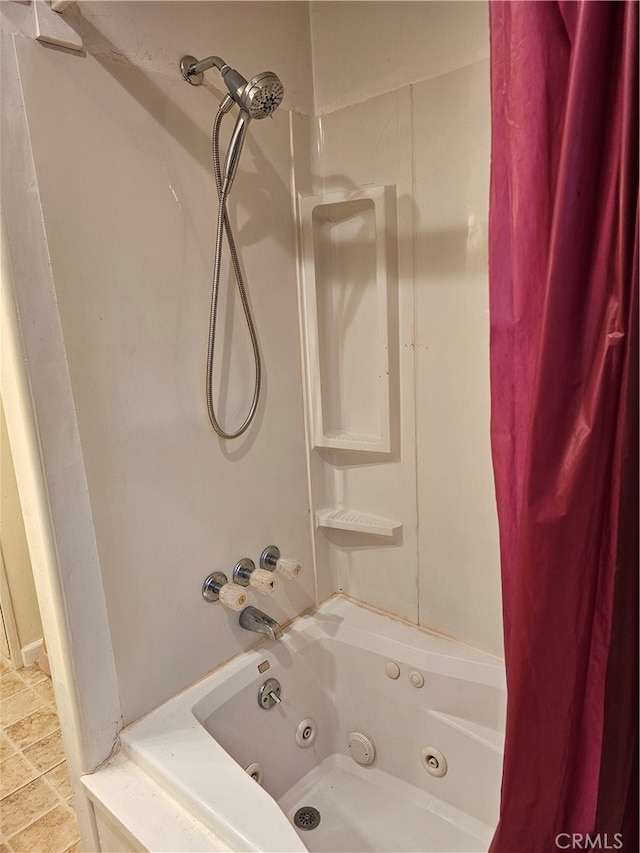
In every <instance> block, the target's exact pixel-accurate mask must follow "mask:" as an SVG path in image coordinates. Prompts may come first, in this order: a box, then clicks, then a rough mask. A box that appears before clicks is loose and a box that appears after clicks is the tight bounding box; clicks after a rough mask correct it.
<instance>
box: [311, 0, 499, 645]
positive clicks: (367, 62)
mask: <svg viewBox="0 0 640 853" xmlns="http://www.w3.org/2000/svg"><path fill="white" fill-rule="evenodd" d="M311 33H312V42H313V48H314V56H313V59H314V94H315V103H316V113H317V114H318V118H317V119H312V120H310V127H309V128H307V129H305V133H307V134H309V135H310V136H311V145H310V150H311V152H312V156H311V160H310V162H308V163H307V164H306V165H305V164H304V161H303V160H302V158H296V174H297V178H298V191H299V192H300V193H301V194H302V195H312V196H316V197H320V198H321V197H322V196H323V194H324V195H326V196H327V197H328V198H329V197H332V194H334V193H336V192H347V193H348V192H349V191H358V190H361V189H363V188H364V191H365V192H366V189H367V188H375V187H383V186H387V187H393V188H394V191H395V196H396V217H395V219H392V220H391V221H390V222H389V223H388V226H389V230H390V232H391V233H390V244H391V247H390V248H391V251H392V252H395V258H392V263H391V264H390V270H389V271H390V278H389V282H388V303H389V316H390V322H389V345H390V346H389V355H390V380H391V389H392V395H391V400H390V419H391V428H392V440H391V452H390V453H389V454H387V455H380V454H378V455H376V454H371V453H366V452H358V451H355V450H349V449H344V450H335V449H327V448H323V447H316V448H315V449H312V451H311V466H310V470H311V484H312V495H313V503H314V506H313V509H314V511H315V512H316V513H317V512H318V511H320V512H321V511H322V510H323V509H324V508H325V507H327V506H329V507H331V506H343V507H344V508H345V510H346V511H347V512H349V513H351V514H352V515H354V516H355V517H356V518H357V516H358V514H364V515H371V516H374V517H376V516H378V517H380V516H381V517H383V518H386V519H389V520H391V521H395V520H400V521H401V522H402V530H401V532H399V533H397V534H395V535H394V536H379V535H371V534H369V533H366V532H356V531H345V530H336V529H330V528H318V529H317V530H316V548H317V555H318V564H319V565H322V566H325V565H326V566H328V568H329V574H328V576H327V575H324V576H321V577H320V578H319V583H320V588H321V591H322V592H323V593H327V594H328V593H329V592H330V591H332V590H334V589H340V590H343V591H344V592H346V593H347V594H349V595H351V596H353V597H354V598H357V599H359V600H361V601H366V602H368V603H369V604H372V605H374V606H376V607H380V608H381V609H383V610H386V611H388V612H391V613H394V614H396V615H398V616H401V617H403V618H405V619H408V620H410V621H412V622H415V623H418V624H420V625H423V626H425V627H428V628H431V629H433V630H436V631H440V632H442V633H444V634H447V635H448V636H451V637H454V638H456V639H458V640H461V641H463V642H465V643H469V644H471V645H474V646H477V647H479V648H482V649H484V650H485V651H488V652H491V653H492V654H495V655H502V624H501V599H500V587H499V552H498V537H497V518H496V510H495V501H494V493H493V479H492V471H491V459H490V449H489V369H488V359H489V353H488V345H489V327H488V287H487V249H486V247H487V220H488V199H489V157H490V108H489V65H488V51H489V33H488V17H487V8H486V5H485V4H484V3H377V2H373V3H367V2H364V3H331V2H328V3H325V2H322V3H312V4H311ZM355 33H357V34H358V40H359V42H360V43H361V44H365V43H366V45H367V49H366V51H363V50H358V51H354V50H353V39H354V34H355ZM407 84H410V85H407ZM300 135H301V136H302V133H301V134H300ZM300 147H302V143H301V145H300ZM369 249H370V247H369ZM363 251H366V249H363ZM395 262H397V269H394V266H395ZM361 297H362V294H361V293H358V285H357V284H355V285H354V283H353V280H351V281H348V282H347V285H346V290H345V294H344V305H345V306H348V307H347V308H345V310H352V311H355V312H356V314H357V312H358V310H359V309H358V307H355V308H354V307H353V306H354V305H355V306H357V305H358V300H359V299H360V298H361ZM371 334H372V336H375V334H376V330H375V329H372V330H371Z"/></svg>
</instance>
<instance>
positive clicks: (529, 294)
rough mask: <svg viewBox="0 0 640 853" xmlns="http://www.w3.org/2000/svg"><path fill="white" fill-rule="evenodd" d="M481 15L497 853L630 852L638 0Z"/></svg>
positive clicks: (520, 6)
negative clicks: (496, 657)
mask: <svg viewBox="0 0 640 853" xmlns="http://www.w3.org/2000/svg"><path fill="white" fill-rule="evenodd" d="M489 10H490V12H489V14H490V31H491V98H492V165H491V193H490V228H489V278H490V314H491V347H490V357H491V395H492V413H491V441H492V454H493V464H494V474H495V483H496V498H497V504H498V516H499V523H500V547H501V563H502V577H503V599H504V625H505V657H506V666H507V686H508V708H507V733H506V744H505V758H504V770H503V783H502V802H501V817H500V822H499V825H498V828H497V830H496V834H495V837H494V840H493V843H492V847H491V850H492V851H494V853H524V851H530V853H542V851H552V850H557V849H565V847H566V839H567V838H570V840H571V843H572V844H573V843H574V841H575V838H574V834H575V833H577V834H578V835H579V836H580V837H582V838H583V839H586V836H587V835H589V837H590V841H589V844H593V843H594V840H595V836H596V834H597V833H600V838H599V842H597V843H596V846H599V847H603V846H604V845H605V843H608V844H609V845H613V844H614V843H616V841H621V843H623V845H624V846H623V848H622V849H623V850H626V849H629V850H632V849H638V846H637V820H636V821H635V826H634V822H633V820H630V819H629V816H630V815H633V808H632V810H631V811H629V808H628V807H629V805H630V804H633V807H634V808H635V809H637V794H635V791H637V758H636V757H635V756H637V618H638V616H637V602H638V591H637V587H638V581H637V571H638V529H637V525H638V452H637V447H638V444H637V428H638V427H637V424H638V393H637V388H638V382H637V367H638V351H637V333H638V314H637V312H638V290H637V282H638V263H637V258H638V149H637V144H638V3H637V2H635V0H634V2H630V0H623V2H598V0H587V2H585V0H578V1H577V2H544V3H538V2H526V0H524V2H523V0H518V2H490V4H489ZM634 762H635V765H634ZM634 784H635V791H634ZM634 795H635V797H636V799H635V802H634V799H633V798H634ZM566 833H568V834H569V835H568V836H567V835H566ZM616 833H618V834H619V838H618V836H616ZM605 834H606V835H607V837H606V838H605ZM584 843H585V844H586V843H587V842H586V840H585V841H584Z"/></svg>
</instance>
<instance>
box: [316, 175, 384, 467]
mask: <svg viewBox="0 0 640 853" xmlns="http://www.w3.org/2000/svg"><path fill="white" fill-rule="evenodd" d="M300 211H301V217H302V271H303V276H302V279H303V315H304V325H305V341H306V348H307V370H308V376H309V396H310V410H311V411H310V414H311V419H310V420H311V435H312V441H313V446H314V447H331V448H338V449H344V450H362V451H364V452H367V453H389V451H390V446H391V438H390V412H389V348H390V338H391V339H393V335H395V331H396V330H395V329H390V326H389V310H388V309H389V301H390V298H391V296H390V293H391V292H393V286H394V270H395V260H394V255H395V254H396V252H397V248H396V244H395V242H394V240H393V237H392V235H393V223H394V221H395V187H392V186H386V187H366V188H364V189H361V190H355V189H354V190H347V191H340V192H333V193H328V194H325V195H319V196H301V197H300Z"/></svg>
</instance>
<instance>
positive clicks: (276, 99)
mask: <svg viewBox="0 0 640 853" xmlns="http://www.w3.org/2000/svg"><path fill="white" fill-rule="evenodd" d="M225 82H226V81H225ZM231 94H232V95H233V92H232V93H231ZM283 95H284V86H283V85H282V83H281V82H280V78H279V77H278V76H277V75H276V74H274V73H273V71H263V72H262V73H261V74H256V76H255V77H252V78H251V80H250V81H249V82H248V83H247V84H246V86H245V87H244V90H243V91H242V94H241V95H240V99H238V98H236V97H235V96H233V97H234V99H235V100H237V101H238V103H239V104H240V107H241V108H242V109H243V110H245V112H248V113H249V115H250V116H251V118H265V116H270V115H271V113H273V112H275V110H277V109H278V107H279V106H280V104H281V102H282V96H283Z"/></svg>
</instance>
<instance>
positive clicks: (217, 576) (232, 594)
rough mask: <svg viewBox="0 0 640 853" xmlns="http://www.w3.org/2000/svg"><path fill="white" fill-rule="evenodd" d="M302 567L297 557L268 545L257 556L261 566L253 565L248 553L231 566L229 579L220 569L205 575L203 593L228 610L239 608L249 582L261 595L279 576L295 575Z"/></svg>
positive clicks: (271, 587) (275, 583)
mask: <svg viewBox="0 0 640 853" xmlns="http://www.w3.org/2000/svg"><path fill="white" fill-rule="evenodd" d="M302 568H303V566H302V563H301V562H300V560H296V559H295V557H289V556H286V555H284V556H283V555H281V554H280V549H279V548H277V547H276V546H275V545H270V546H269V547H268V548H265V549H264V551H263V552H262V555H261V556H260V568H256V565H255V563H254V562H253V560H250V559H249V558H248V557H243V558H242V560H239V561H238V562H237V563H236V565H235V566H234V569H233V574H232V582H231V583H229V582H228V581H227V576H226V575H225V574H224V573H223V572H213V573H212V574H210V575H208V577H207V578H206V579H205V581H204V584H203V585H202V597H203V598H204V599H205V601H209V602H213V601H220V602H221V603H222V604H223V605H224V606H225V607H228V608H229V609H230V610H242V608H243V607H244V606H245V605H246V603H247V593H246V592H245V591H244V588H246V587H248V586H251V587H252V588H253V589H255V590H256V591H257V592H259V593H261V594H262V595H267V594H268V593H270V592H273V590H274V589H275V587H276V585H277V582H278V577H283V578H285V579H290V578H297V577H298V575H300V573H301V572H302Z"/></svg>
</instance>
